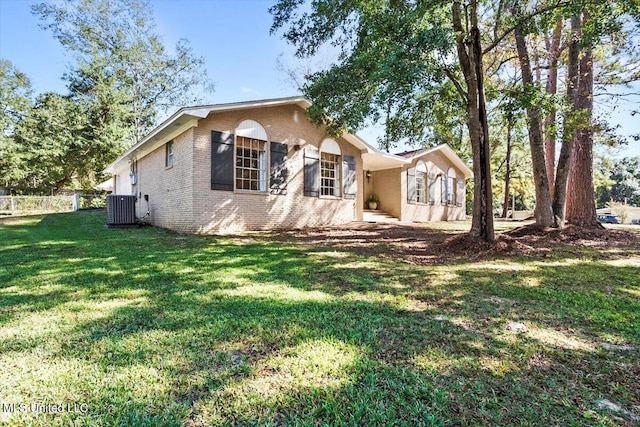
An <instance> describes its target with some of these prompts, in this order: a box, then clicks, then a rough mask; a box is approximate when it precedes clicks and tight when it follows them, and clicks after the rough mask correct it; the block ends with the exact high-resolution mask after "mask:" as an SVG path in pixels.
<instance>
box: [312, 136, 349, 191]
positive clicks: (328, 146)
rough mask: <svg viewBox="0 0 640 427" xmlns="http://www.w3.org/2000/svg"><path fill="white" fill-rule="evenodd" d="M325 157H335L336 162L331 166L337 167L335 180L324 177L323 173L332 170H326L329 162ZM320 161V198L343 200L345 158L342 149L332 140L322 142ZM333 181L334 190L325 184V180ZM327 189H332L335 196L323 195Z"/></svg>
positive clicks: (332, 162)
mask: <svg viewBox="0 0 640 427" xmlns="http://www.w3.org/2000/svg"><path fill="white" fill-rule="evenodd" d="M324 155H332V156H335V161H331V164H333V165H334V166H335V168H334V169H333V172H334V176H333V178H325V177H323V171H324V170H331V169H326V168H324V167H323V166H324V164H325V162H326V161H327V160H324V159H323V156H324ZM318 157H319V159H318V161H319V162H320V164H319V168H318V171H319V173H320V188H319V192H318V195H319V197H320V198H326V199H342V198H343V196H344V195H343V194H342V193H343V192H342V173H343V171H342V161H343V156H342V150H341V149H340V145H339V144H338V143H337V142H336V141H335V140H333V139H330V138H326V139H324V140H323V141H322V143H321V144H320V150H319V156H318ZM327 179H328V180H332V181H333V188H332V187H328V186H326V185H323V184H324V180H327ZM325 189H327V190H329V189H332V193H333V194H323V192H324V190H325Z"/></svg>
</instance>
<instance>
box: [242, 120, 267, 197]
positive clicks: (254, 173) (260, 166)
mask: <svg viewBox="0 0 640 427" xmlns="http://www.w3.org/2000/svg"><path fill="white" fill-rule="evenodd" d="M268 139H269V138H268V136H267V132H266V131H265V130H264V128H263V127H262V125H261V124H260V123H258V122H256V121H254V120H244V121H243V122H242V123H240V124H239V125H238V128H237V129H236V190H248V191H267V141H268Z"/></svg>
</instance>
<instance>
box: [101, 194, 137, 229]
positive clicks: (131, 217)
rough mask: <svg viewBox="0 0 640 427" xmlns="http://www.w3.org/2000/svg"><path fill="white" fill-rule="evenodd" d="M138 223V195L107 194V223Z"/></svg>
mask: <svg viewBox="0 0 640 427" xmlns="http://www.w3.org/2000/svg"><path fill="white" fill-rule="evenodd" d="M135 223H136V196H122V195H118V194H110V195H108V196H107V225H133V224H135Z"/></svg>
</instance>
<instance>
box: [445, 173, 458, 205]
mask: <svg viewBox="0 0 640 427" xmlns="http://www.w3.org/2000/svg"><path fill="white" fill-rule="evenodd" d="M455 192H456V171H455V170H454V169H453V168H449V171H448V172H447V205H449V206H454V205H455V204H456V196H455Z"/></svg>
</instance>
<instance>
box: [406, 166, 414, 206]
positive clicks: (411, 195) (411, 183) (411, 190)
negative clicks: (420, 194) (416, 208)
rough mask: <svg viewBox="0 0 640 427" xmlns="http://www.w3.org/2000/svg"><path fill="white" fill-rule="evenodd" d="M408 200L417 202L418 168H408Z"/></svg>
mask: <svg viewBox="0 0 640 427" xmlns="http://www.w3.org/2000/svg"><path fill="white" fill-rule="evenodd" d="M407 201H408V202H410V203H415V202H416V169H415V168H410V169H407Z"/></svg>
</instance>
